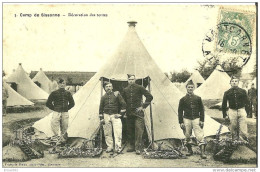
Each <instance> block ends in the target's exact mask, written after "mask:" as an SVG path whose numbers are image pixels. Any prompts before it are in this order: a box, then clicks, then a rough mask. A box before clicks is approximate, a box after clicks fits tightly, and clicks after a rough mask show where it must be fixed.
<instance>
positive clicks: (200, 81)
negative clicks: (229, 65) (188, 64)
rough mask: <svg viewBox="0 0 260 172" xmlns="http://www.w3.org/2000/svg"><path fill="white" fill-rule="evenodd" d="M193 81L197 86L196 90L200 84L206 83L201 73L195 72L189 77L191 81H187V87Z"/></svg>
mask: <svg viewBox="0 0 260 172" xmlns="http://www.w3.org/2000/svg"><path fill="white" fill-rule="evenodd" d="M190 80H192V81H193V83H194V84H195V86H196V88H197V87H198V84H203V83H204V81H205V80H204V78H203V77H202V76H201V75H200V73H199V71H197V70H194V71H193V73H192V75H191V76H190V77H189V79H187V81H186V82H185V85H186V84H187V83H188V82H189V81H190Z"/></svg>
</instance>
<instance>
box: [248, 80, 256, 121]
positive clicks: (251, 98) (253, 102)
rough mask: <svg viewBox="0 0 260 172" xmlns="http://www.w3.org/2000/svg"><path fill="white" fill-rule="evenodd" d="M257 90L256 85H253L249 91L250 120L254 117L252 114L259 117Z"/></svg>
mask: <svg viewBox="0 0 260 172" xmlns="http://www.w3.org/2000/svg"><path fill="white" fill-rule="evenodd" d="M256 94H257V93H256V89H255V84H254V83H252V85H251V88H250V89H249V90H248V97H249V101H250V107H249V116H248V117H249V118H252V117H253V115H252V113H253V112H254V114H255V117H257V113H256V108H257V103H256Z"/></svg>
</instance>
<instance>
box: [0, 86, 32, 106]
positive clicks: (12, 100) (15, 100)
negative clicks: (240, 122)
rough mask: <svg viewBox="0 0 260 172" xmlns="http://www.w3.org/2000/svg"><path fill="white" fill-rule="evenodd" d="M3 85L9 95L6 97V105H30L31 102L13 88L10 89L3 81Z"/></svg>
mask: <svg viewBox="0 0 260 172" xmlns="http://www.w3.org/2000/svg"><path fill="white" fill-rule="evenodd" d="M3 86H4V87H5V88H6V89H7V91H8V95H9V97H8V98H7V106H32V105H34V103H33V102H31V101H29V100H27V99H26V98H24V97H23V96H21V95H20V94H18V93H17V92H16V91H15V90H14V89H12V88H11V87H10V86H9V85H8V84H6V83H5V82H4V83H3Z"/></svg>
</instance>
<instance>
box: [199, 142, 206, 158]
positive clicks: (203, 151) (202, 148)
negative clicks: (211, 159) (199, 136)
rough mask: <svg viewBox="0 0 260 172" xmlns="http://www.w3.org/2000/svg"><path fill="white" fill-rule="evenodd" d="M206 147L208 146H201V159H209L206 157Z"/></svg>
mask: <svg viewBox="0 0 260 172" xmlns="http://www.w3.org/2000/svg"><path fill="white" fill-rule="evenodd" d="M205 146H206V145H200V153H201V154H200V157H201V158H202V159H207V157H206V155H205Z"/></svg>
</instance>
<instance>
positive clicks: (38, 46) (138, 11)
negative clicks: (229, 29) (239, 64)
mask: <svg viewBox="0 0 260 172" xmlns="http://www.w3.org/2000/svg"><path fill="white" fill-rule="evenodd" d="M225 7H227V8H232V9H243V10H249V11H254V10H255V7H254V6H248V5H247V6H245V5H243V6H242V5H240V6H234V5H233V6H225ZM219 8H220V6H219V5H217V6H216V5H215V6H210V7H209V6H205V4H204V5H201V4H196V5H194V4H193V5H192V4H182V5H180V4H172V3H168V4H131V3H130V4H19V5H17V4H4V5H3V69H4V70H5V72H6V73H7V74H10V73H11V72H12V70H13V69H16V68H17V67H18V63H22V66H23V68H24V69H25V70H26V71H27V72H30V71H31V70H39V69H40V68H42V69H43V70H44V71H89V72H96V71H98V70H99V68H100V67H101V66H102V64H104V63H105V61H106V60H107V59H108V58H109V57H110V56H112V55H113V53H115V51H116V49H117V46H118V45H119V44H120V42H121V41H122V39H123V38H124V36H125V34H126V32H127V30H128V25H127V21H131V20H134V21H137V22H138V23H137V25H136V31H137V33H138V35H139V37H140V39H141V40H142V42H143V44H144V45H145V47H146V49H147V50H148V52H149V53H150V55H151V57H152V58H153V59H154V61H155V62H156V63H157V64H158V66H159V67H160V68H161V70H162V71H163V72H168V73H169V72H171V71H181V70H182V69H187V70H189V71H190V72H192V70H193V69H195V68H196V67H197V61H198V60H203V59H205V58H204V57H203V54H202V40H203V39H204V38H205V35H206V34H207V33H208V32H209V30H210V29H212V28H214V27H215V26H216V25H217V23H218V14H219ZM42 13H44V14H60V15H61V17H42V16H41V14H42ZM68 13H74V14H81V13H84V14H88V17H69V16H68ZM90 13H92V14H95V16H89V15H90ZM28 14H31V15H32V17H28V16H27V15H28ZM34 14H39V17H34ZM97 14H101V16H97ZM15 15H16V17H15ZM63 15H65V16H63ZM255 63H256V57H255V51H253V54H252V56H251V59H250V61H249V62H248V64H247V65H246V66H245V69H244V70H243V71H244V72H245V73H246V72H251V71H252V67H253V65H254V64H255Z"/></svg>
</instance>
